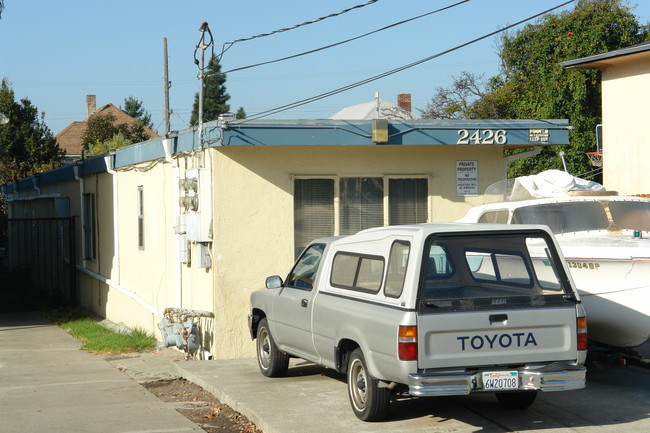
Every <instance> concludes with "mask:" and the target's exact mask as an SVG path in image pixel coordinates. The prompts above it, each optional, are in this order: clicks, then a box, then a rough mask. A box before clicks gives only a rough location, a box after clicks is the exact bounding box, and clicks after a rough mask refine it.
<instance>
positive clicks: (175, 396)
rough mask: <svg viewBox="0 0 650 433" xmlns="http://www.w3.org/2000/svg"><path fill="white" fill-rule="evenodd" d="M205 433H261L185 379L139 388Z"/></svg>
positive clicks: (238, 414) (146, 384) (149, 384)
mask: <svg viewBox="0 0 650 433" xmlns="http://www.w3.org/2000/svg"><path fill="white" fill-rule="evenodd" d="M142 385H143V386H144V387H145V388H146V389H147V390H149V392H151V393H152V394H154V395H155V396H156V397H158V398H159V399H161V400H162V401H164V402H167V403H176V406H177V407H176V410H177V411H178V412H180V413H181V414H183V416H185V418H187V419H189V420H190V421H192V422H193V423H194V424H196V425H198V426H199V427H201V428H202V429H203V430H205V431H206V432H208V433H262V431H261V430H260V429H258V428H257V427H256V426H255V424H253V423H252V422H250V421H249V420H248V419H246V417H245V416H243V415H242V414H240V413H239V412H235V411H234V410H232V409H231V408H230V407H229V406H226V405H225V404H222V403H221V402H220V401H219V400H218V399H217V398H215V397H214V396H213V395H212V394H210V393H209V392H207V391H206V390H204V389H203V388H201V387H200V386H198V385H196V384H193V383H192V382H188V381H187V380H185V379H171V380H158V381H155V382H148V383H143V384H142Z"/></svg>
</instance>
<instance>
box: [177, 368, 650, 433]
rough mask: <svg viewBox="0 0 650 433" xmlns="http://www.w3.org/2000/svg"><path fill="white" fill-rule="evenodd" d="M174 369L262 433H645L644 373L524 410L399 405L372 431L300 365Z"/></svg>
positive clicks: (434, 401)
mask: <svg viewBox="0 0 650 433" xmlns="http://www.w3.org/2000/svg"><path fill="white" fill-rule="evenodd" d="M175 368H177V371H178V372H179V374H180V375H181V376H183V377H185V378H187V379H189V380H191V381H193V382H195V383H197V384H199V385H201V386H202V387H204V388H205V389H206V390H208V391H210V392H212V393H213V394H215V395H216V396H217V397H218V398H220V399H221V400H222V401H223V402H224V403H226V404H228V405H230V406H231V407H233V409H235V410H237V411H239V412H241V413H242V414H244V415H245V416H247V417H248V418H249V419H250V420H251V421H253V422H254V423H255V424H257V425H258V426H259V427H260V428H261V429H262V430H264V432H265V433H304V432H310V433H341V432H391V433H402V432H403V433H413V432H506V431H525V432H546V433H551V432H614V431H615V432H617V433H623V432H643V431H650V370H647V369H643V368H639V367H634V366H629V365H626V366H619V365H616V364H615V363H611V364H610V363H608V364H602V363H600V364H593V365H591V366H590V369H589V373H588V381H587V388H586V389H583V390H578V391H568V392H553V393H545V394H544V393H542V394H540V395H539V396H538V398H537V401H536V402H535V404H534V405H533V406H532V407H531V408H528V409H525V410H507V409H503V408H501V407H500V406H499V404H498V403H497V402H496V399H495V398H494V396H493V395H489V394H484V395H472V396H466V397H437V398H421V399H412V398H405V399H402V400H398V401H395V402H392V403H391V411H390V415H389V417H388V419H387V420H385V421H383V422H378V423H365V422H362V421H359V420H358V419H357V418H356V417H355V416H354V414H353V413H352V410H351V409H350V403H349V401H348V397H347V388H346V385H345V382H344V380H345V378H344V377H341V376H339V375H337V374H335V373H334V372H332V371H329V370H325V369H322V368H320V367H317V366H315V365H313V364H309V363H306V362H303V361H299V360H292V364H291V367H290V369H289V375H288V376H287V377H284V378H276V379H270V378H266V377H264V376H262V374H261V373H260V372H259V370H258V367H257V364H256V361H255V360H220V361H198V362H186V363H178V364H176V365H175Z"/></svg>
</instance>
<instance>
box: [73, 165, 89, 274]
mask: <svg viewBox="0 0 650 433" xmlns="http://www.w3.org/2000/svg"><path fill="white" fill-rule="evenodd" d="M72 170H73V172H74V178H75V180H77V181H79V215H80V218H81V251H82V252H83V254H82V256H83V259H81V266H82V267H83V268H84V269H85V268H86V254H85V252H84V248H85V246H86V231H85V229H84V223H85V222H86V218H85V212H84V202H83V199H84V179H83V177H81V176H79V164H78V163H77V164H75V165H74V167H72Z"/></svg>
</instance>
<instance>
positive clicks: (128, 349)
mask: <svg viewBox="0 0 650 433" xmlns="http://www.w3.org/2000/svg"><path fill="white" fill-rule="evenodd" d="M45 315H46V317H48V318H49V319H50V320H52V321H54V322H56V323H57V324H58V325H59V327H60V328H61V329H63V330H64V331H66V332H67V333H69V334H70V335H72V336H73V337H74V338H76V339H77V340H79V341H80V342H81V343H82V346H81V349H83V350H87V351H88V352H92V353H96V354H98V355H108V354H110V355H117V354H120V353H132V352H146V351H149V350H152V349H153V348H154V347H156V343H157V341H156V338H155V337H154V336H153V335H152V334H151V333H149V332H146V331H144V330H142V329H137V328H136V329H134V330H133V331H131V332H129V333H122V332H115V331H113V330H111V329H108V328H106V327H104V326H102V325H100V324H99V323H97V321H96V320H95V318H94V317H92V316H90V314H88V313H85V312H83V311H81V310H77V309H73V310H63V311H62V310H55V311H48V312H46V314H45Z"/></svg>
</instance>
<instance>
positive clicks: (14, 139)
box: [0, 78, 64, 184]
mask: <svg viewBox="0 0 650 433" xmlns="http://www.w3.org/2000/svg"><path fill="white" fill-rule="evenodd" d="M0 113H2V114H4V116H5V117H6V120H5V121H4V122H1V123H0V184H4V183H8V182H13V181H15V180H18V179H22V178H24V177H27V176H30V175H32V174H36V173H40V172H42V171H45V170H50V169H53V168H56V167H58V166H60V165H61V163H62V161H63V156H64V154H63V151H62V150H61V148H59V146H58V144H57V143H56V139H55V138H54V136H53V135H52V131H50V129H49V128H48V127H47V125H45V113H41V114H40V117H39V113H38V109H37V108H36V107H34V106H33V105H32V103H31V101H30V100H29V99H27V98H23V99H21V100H20V102H16V100H15V94H14V91H13V90H12V89H11V87H10V86H9V82H8V80H7V79H6V78H4V79H3V80H2V84H0Z"/></svg>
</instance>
